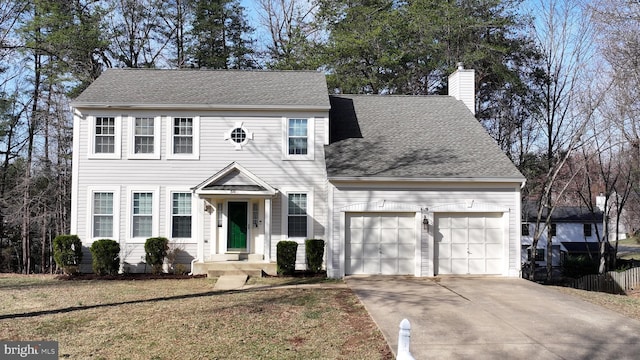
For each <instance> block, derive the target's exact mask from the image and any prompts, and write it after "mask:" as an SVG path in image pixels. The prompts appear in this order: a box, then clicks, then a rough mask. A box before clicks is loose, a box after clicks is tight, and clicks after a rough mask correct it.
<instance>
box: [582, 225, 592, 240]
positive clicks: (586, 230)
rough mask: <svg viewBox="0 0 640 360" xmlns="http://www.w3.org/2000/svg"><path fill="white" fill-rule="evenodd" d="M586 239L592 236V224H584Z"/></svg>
mask: <svg viewBox="0 0 640 360" xmlns="http://www.w3.org/2000/svg"><path fill="white" fill-rule="evenodd" d="M582 228H583V230H582V231H583V233H584V237H589V236H591V224H582Z"/></svg>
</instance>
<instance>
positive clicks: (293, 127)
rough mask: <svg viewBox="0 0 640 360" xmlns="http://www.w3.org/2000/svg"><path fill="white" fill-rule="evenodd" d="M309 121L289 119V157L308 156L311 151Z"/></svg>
mask: <svg viewBox="0 0 640 360" xmlns="http://www.w3.org/2000/svg"><path fill="white" fill-rule="evenodd" d="M307 126H308V120H307V119H289V128H288V131H287V134H288V138H289V141H288V144H289V148H288V152H289V155H307V153H308V149H309V134H308V130H307Z"/></svg>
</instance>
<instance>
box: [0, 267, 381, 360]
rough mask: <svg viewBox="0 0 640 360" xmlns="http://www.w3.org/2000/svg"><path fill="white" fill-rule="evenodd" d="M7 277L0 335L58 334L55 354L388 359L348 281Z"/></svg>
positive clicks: (0, 284)
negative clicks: (224, 288) (280, 284)
mask: <svg viewBox="0 0 640 360" xmlns="http://www.w3.org/2000/svg"><path fill="white" fill-rule="evenodd" d="M13 279H16V277H12V278H5V277H0V288H2V289H3V291H2V292H0V334H2V335H1V337H2V338H3V340H56V341H58V342H59V344H60V358H70V359H86V358H95V359H176V358H184V357H189V358H193V359H300V358H305V359H354V358H355V359H364V358H367V359H392V358H393V355H392V354H391V351H390V349H389V347H388V345H387V344H386V342H385V340H384V338H383V336H382V334H381V333H380V331H379V330H378V328H377V327H376V325H375V324H374V323H373V321H372V319H371V317H370V316H369V314H368V313H367V312H366V310H365V309H364V307H363V306H362V304H361V303H360V301H359V300H358V299H357V297H356V296H355V295H354V294H353V293H352V292H351V290H349V289H347V288H329V289H327V288H272V289H266V290H264V289H262V290H251V289H249V290H242V291H228V292H216V291H213V284H214V281H213V280H210V279H206V278H195V279H162V280H147V281H113V280H109V281H104V280H79V281H61V280H56V279H55V278H53V277H49V278H46V277H45V278H42V279H41V280H39V281H36V282H35V284H34V282H33V281H30V282H29V285H28V286H25V287H22V286H19V285H16V286H12V285H11V282H12V281H13V282H14V283H19V282H21V281H23V280H13ZM18 279H19V278H18ZM283 281H285V282H286V280H283ZM274 282H275V280H273V279H270V280H269V283H270V285H275V284H277V282H276V283H275V284H274ZM42 294H46V295H47V296H42ZM25 299H29V301H28V302H26V303H25V302H23V300H25Z"/></svg>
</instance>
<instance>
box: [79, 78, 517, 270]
mask: <svg viewBox="0 0 640 360" xmlns="http://www.w3.org/2000/svg"><path fill="white" fill-rule="evenodd" d="M473 76H474V75H473V70H465V69H462V68H460V69H459V70H458V71H457V72H456V73H454V74H453V75H452V76H451V77H450V86H449V88H450V93H451V94H452V96H373V95H371V96H367V95H352V96H350V95H329V94H328V93H327V85H326V81H325V76H324V74H322V73H317V72H293V71H212V70H148V69H147V70H142V69H109V70H107V71H105V72H104V73H103V74H102V75H101V76H100V77H99V78H98V79H97V80H96V81H95V82H94V83H92V84H91V85H90V86H89V87H88V88H87V89H86V90H85V91H84V92H83V93H82V94H81V95H80V96H78V97H77V98H76V99H75V100H74V101H73V102H72V107H73V112H74V151H73V186H72V224H71V225H72V226H71V229H72V233H75V234H78V235H79V236H80V238H81V239H82V241H83V244H84V245H86V246H90V245H91V243H92V242H93V241H95V240H96V239H101V238H109V239H114V240H116V241H118V242H119V243H120V245H121V249H122V254H121V258H122V260H123V262H124V264H123V266H124V267H125V268H126V270H127V271H142V270H143V269H144V263H143V262H144V242H145V240H146V239H147V238H149V237H154V236H164V237H167V238H169V239H170V242H171V244H172V246H178V247H180V248H182V249H183V250H184V251H183V252H182V254H183V256H182V257H181V258H180V259H178V261H179V262H182V263H184V264H188V265H190V266H191V270H192V271H193V272H194V273H198V272H204V271H206V264H208V263H215V262H221V261H231V260H239V259H241V260H244V261H249V262H262V263H270V262H274V261H275V260H276V245H277V243H278V241H280V240H294V241H297V242H298V243H299V244H300V246H299V249H298V260H297V265H298V267H300V268H301V267H304V265H305V264H304V263H305V259H304V247H303V245H304V239H306V238H321V239H324V240H325V241H326V252H325V260H326V261H325V266H326V270H327V274H328V275H329V276H330V277H342V276H344V275H348V274H411V275H416V276H434V275H439V274H497V275H504V276H519V272H520V250H521V248H520V229H521V228H520V187H521V184H522V182H523V180H524V178H523V177H522V175H521V174H520V173H519V172H518V171H517V170H516V168H515V167H514V166H513V164H512V163H511V162H510V161H509V160H508V158H507V157H506V156H505V155H504V154H503V153H502V152H501V151H500V149H499V147H498V146H497V145H496V144H495V143H494V142H493V141H492V139H491V138H490V137H489V136H488V134H487V133H486V132H485V131H484V129H483V128H482V126H481V125H480V124H479V123H478V122H477V121H476V120H475V118H474V116H473V109H474V90H473V89H474V77H473ZM86 255H87V256H86V257H85V259H87V260H85V266H84V267H83V270H85V271H90V266H89V263H90V256H89V254H86Z"/></svg>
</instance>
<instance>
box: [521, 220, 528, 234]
mask: <svg viewBox="0 0 640 360" xmlns="http://www.w3.org/2000/svg"><path fill="white" fill-rule="evenodd" d="M522 236H529V224H527V223H523V224H522Z"/></svg>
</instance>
